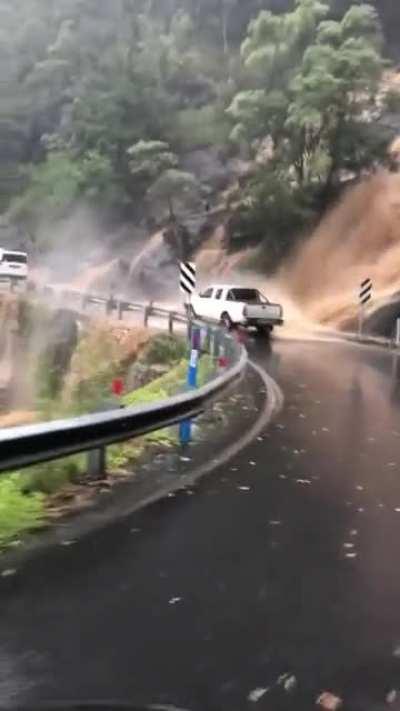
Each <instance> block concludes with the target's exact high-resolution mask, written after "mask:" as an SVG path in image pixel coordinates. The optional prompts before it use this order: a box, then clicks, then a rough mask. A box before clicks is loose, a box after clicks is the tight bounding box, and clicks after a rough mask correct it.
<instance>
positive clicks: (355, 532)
mask: <svg viewBox="0 0 400 711" xmlns="http://www.w3.org/2000/svg"><path fill="white" fill-rule="evenodd" d="M350 536H358V530H357V528H352V529H351V531H350Z"/></svg>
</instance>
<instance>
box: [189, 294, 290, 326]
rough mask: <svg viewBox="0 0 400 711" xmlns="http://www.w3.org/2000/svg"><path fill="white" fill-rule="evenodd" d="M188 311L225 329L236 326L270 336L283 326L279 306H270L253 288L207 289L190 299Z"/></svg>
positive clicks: (281, 310)
mask: <svg viewBox="0 0 400 711" xmlns="http://www.w3.org/2000/svg"><path fill="white" fill-rule="evenodd" d="M190 308H191V312H192V315H193V316H198V317H199V318H205V319H212V320H213V321H220V322H221V323H222V324H224V326H226V327H227V328H232V327H233V326H239V325H240V326H246V327H254V328H256V329H257V330H258V331H259V332H260V333H271V331H272V330H273V328H274V326H282V324H283V308H282V306H280V304H271V303H270V302H269V301H268V299H266V298H265V296H263V295H262V294H261V293H260V292H259V291H258V290H257V289H251V288H248V287H243V286H233V285H230V284H218V285H214V286H210V287H208V288H207V289H205V291H202V292H201V294H198V295H195V296H193V297H192V302H191V307H190Z"/></svg>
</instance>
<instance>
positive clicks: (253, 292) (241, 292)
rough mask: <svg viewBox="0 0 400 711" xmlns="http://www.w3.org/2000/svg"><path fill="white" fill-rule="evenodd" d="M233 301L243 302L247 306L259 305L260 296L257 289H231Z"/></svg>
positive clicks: (260, 301)
mask: <svg viewBox="0 0 400 711" xmlns="http://www.w3.org/2000/svg"><path fill="white" fill-rule="evenodd" d="M231 294H232V299H233V300H234V301H245V302H246V303H248V304H261V303H262V298H261V294H260V292H259V291H257V289H231Z"/></svg>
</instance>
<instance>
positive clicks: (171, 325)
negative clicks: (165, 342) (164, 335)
mask: <svg viewBox="0 0 400 711" xmlns="http://www.w3.org/2000/svg"><path fill="white" fill-rule="evenodd" d="M168 332H169V333H170V334H171V335H172V334H173V332H174V314H173V313H170V314H169V316H168Z"/></svg>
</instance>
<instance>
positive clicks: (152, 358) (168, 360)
mask: <svg viewBox="0 0 400 711" xmlns="http://www.w3.org/2000/svg"><path fill="white" fill-rule="evenodd" d="M186 353H187V345H186V343H185V341H184V340H183V338H180V337H179V336H172V335H168V334H164V333H161V334H158V335H157V336H154V338H152V339H151V340H150V342H149V343H148V345H147V346H146V347H145V348H144V350H143V351H142V353H141V356H140V362H144V363H146V364H147V365H164V364H167V365H173V364H174V363H177V362H178V361H180V360H182V358H184V357H185V355H186Z"/></svg>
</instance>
